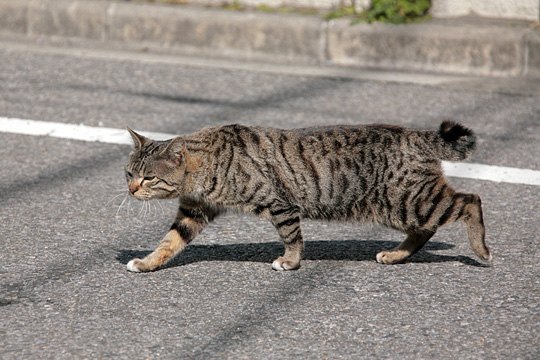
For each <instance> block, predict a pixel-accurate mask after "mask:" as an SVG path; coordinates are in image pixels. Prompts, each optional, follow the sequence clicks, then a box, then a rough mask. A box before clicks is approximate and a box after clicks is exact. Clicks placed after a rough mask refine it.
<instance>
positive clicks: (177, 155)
mask: <svg viewBox="0 0 540 360" xmlns="http://www.w3.org/2000/svg"><path fill="white" fill-rule="evenodd" d="M186 152H187V148H186V143H185V142H184V139H182V138H180V137H177V138H174V139H171V140H169V143H168V144H167V146H166V147H165V149H164V150H163V151H162V152H161V154H160V155H161V156H163V157H166V158H168V159H169V160H172V161H173V162H174V163H175V164H176V165H180V163H181V162H182V161H183V160H184V158H185V156H186Z"/></svg>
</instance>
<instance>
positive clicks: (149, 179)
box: [143, 176, 156, 181]
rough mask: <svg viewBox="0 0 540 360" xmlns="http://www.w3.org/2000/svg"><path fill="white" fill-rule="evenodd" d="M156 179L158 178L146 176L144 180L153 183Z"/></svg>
mask: <svg viewBox="0 0 540 360" xmlns="http://www.w3.org/2000/svg"><path fill="white" fill-rule="evenodd" d="M155 178H156V177H155V176H145V177H144V178H143V181H153V180H155Z"/></svg>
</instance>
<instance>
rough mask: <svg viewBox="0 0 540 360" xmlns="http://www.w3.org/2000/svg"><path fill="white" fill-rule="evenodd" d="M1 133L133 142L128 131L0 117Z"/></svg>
mask: <svg viewBox="0 0 540 360" xmlns="http://www.w3.org/2000/svg"><path fill="white" fill-rule="evenodd" d="M0 132H5V133H12V134H21V135H34V136H51V137H56V138H61V139H71V140H80V141H90V142H102V143H107V144H120V145H131V144H133V141H132V140H131V137H130V136H129V133H128V132H127V131H126V129H114V128H106V127H94V126H87V125H82V124H81V125H77V124H66V123H58V122H49V121H37V120H25V119H16V118H6V117H0ZM140 133H141V134H142V135H144V136H147V137H149V138H152V139H156V140H165V139H170V138H173V137H175V136H177V135H172V134H163V133H154V132H148V131H141V132H140Z"/></svg>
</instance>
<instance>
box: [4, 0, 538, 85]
mask: <svg viewBox="0 0 540 360" xmlns="http://www.w3.org/2000/svg"><path fill="white" fill-rule="evenodd" d="M0 33H2V34H15V35H23V36H25V37H28V38H31V39H40V38H49V39H56V40H59V39H61V40H65V41H66V42H67V43H76V42H80V41H91V42H93V44H97V46H100V45H102V46H107V47H114V48H123V49H130V50H145V51H155V52H161V53H168V54H182V55H196V56H209V57H221V58H229V59H238V60H255V61H265V62H273V63H288V64H291V63H294V64H310V65H314V64H320V65H342V66H355V67H368V68H378V69H389V70H405V71H407V70H414V71H430V72H444V73H454V74H470V75H489V76H527V77H540V29H536V30H535V29H533V28H531V27H530V26H528V24H527V23H525V22H509V21H480V20H478V19H468V20H467V19H465V20H463V19H456V20H452V21H435V20H434V21H429V22H426V23H423V24H414V25H385V24H371V25H368V24H360V25H354V26H351V25H350V24H349V21H347V20H337V21H330V22H326V21H324V20H322V19H320V18H319V17H315V16H302V15H296V14H265V13H250V12H233V11H226V10H221V9H206V8H196V7H189V6H181V7H180V6H168V5H155V4H137V3H120V2H111V1H100V0H84V1H82V0H54V1H53V0H0Z"/></svg>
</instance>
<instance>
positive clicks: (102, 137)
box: [0, 117, 540, 186]
mask: <svg viewBox="0 0 540 360" xmlns="http://www.w3.org/2000/svg"><path fill="white" fill-rule="evenodd" d="M0 132H4V133H12V134H21V135H34V136H51V137H56V138H61V139H71V140H80V141H89V142H101V143H107V144H120V145H131V144H132V140H131V137H130V136H129V134H128V132H127V131H126V130H125V129H115V128H106V127H94V126H87V125H77V124H66V123H58V122H50V121H37V120H25V119H16V118H6V117H0ZM137 132H140V133H141V134H142V135H144V136H148V137H149V138H152V139H156V140H165V139H171V138H173V137H175V136H178V135H175V134H164V133H155V132H148V131H139V130H137ZM443 169H444V172H445V174H446V175H447V176H450V177H458V178H466V179H477V180H488V181H494V182H504V183H511V184H525V185H536V186H540V171H539V170H531V169H519V168H513V167H505V166H495V165H484V164H474V163H457V162H449V161H443Z"/></svg>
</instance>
